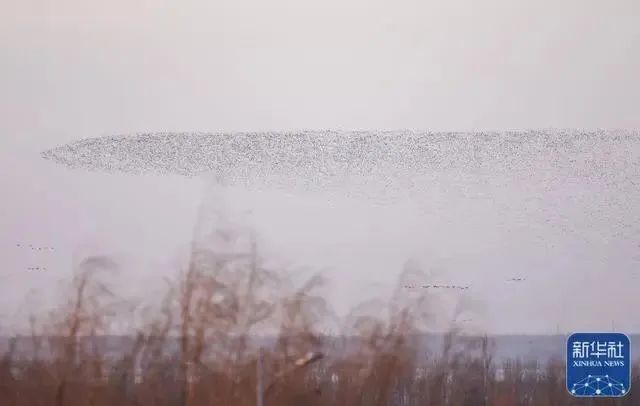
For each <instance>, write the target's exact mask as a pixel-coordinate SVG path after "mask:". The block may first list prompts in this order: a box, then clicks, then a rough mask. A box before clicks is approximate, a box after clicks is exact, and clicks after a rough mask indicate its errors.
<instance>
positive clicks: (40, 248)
mask: <svg viewBox="0 0 640 406" xmlns="http://www.w3.org/2000/svg"><path fill="white" fill-rule="evenodd" d="M16 247H18V248H28V249H30V250H31V251H41V252H42V251H49V252H53V251H55V248H53V247H49V246H44V247H38V246H35V245H33V244H21V243H17V244H16Z"/></svg>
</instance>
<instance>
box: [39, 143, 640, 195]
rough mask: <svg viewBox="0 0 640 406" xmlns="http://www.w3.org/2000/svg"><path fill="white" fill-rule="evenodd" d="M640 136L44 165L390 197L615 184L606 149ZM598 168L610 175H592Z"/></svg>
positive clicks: (190, 149)
mask: <svg viewBox="0 0 640 406" xmlns="http://www.w3.org/2000/svg"><path fill="white" fill-rule="evenodd" d="M638 135H639V134H638V133H633V132H624V131H618V132H589V133H587V132H579V131H529V132H501V133H428V132H409V131H393V132H339V131H301V132H283V133H278V132H256V133H243V132H240V133H145V134H137V135H130V136H108V137H101V138H89V139H84V140H80V141H77V142H73V143H71V144H68V145H63V146H60V147H57V148H54V149H51V150H48V151H45V152H43V154H42V156H43V157H44V158H46V159H51V160H53V161H55V162H57V163H60V164H64V165H66V166H69V167H73V168H82V169H88V170H97V171H107V172H125V173H160V174H180V175H186V176H197V175H201V174H214V176H215V177H216V178H217V179H218V180H219V181H220V182H225V183H228V184H243V185H251V186H254V187H262V186H268V187H286V188H288V189H306V190H309V189H324V190H327V189H331V188H339V187H340V186H343V185H345V184H347V183H348V184H349V185H354V184H358V182H359V183H360V184H361V185H367V186H368V187H369V189H371V188H370V187H371V186H372V184H373V183H375V184H376V185H377V186H378V187H381V188H383V189H384V190H389V189H393V188H403V189H407V188H409V189H411V188H415V187H417V186H418V185H419V186H420V187H425V186H426V185H428V182H421V181H420V180H421V179H420V178H421V177H422V180H424V181H428V180H429V177H430V176H431V175H433V174H435V173H440V174H442V173H447V174H450V175H455V176H464V174H465V173H473V174H474V176H476V177H482V176H483V173H484V174H488V173H489V172H490V173H491V174H492V175H495V174H499V173H507V172H508V173H510V174H512V175H513V174H520V175H523V176H527V174H529V173H531V172H532V171H539V170H544V169H548V170H555V171H558V170H560V171H562V170H568V171H569V172H571V173H569V175H570V176H572V177H574V178H578V179H580V178H585V177H586V178H592V177H594V176H605V177H606V175H607V174H606V172H607V171H606V169H611V170H612V171H614V170H617V169H616V168H615V167H616V164H615V163H613V164H612V163H611V160H610V159H611V157H610V156H604V155H601V156H599V157H598V156H595V155H593V154H592V151H595V150H601V151H605V153H606V149H607V148H604V150H603V149H602V148H601V147H602V145H605V144H609V145H610V144H612V142H611V141H613V140H616V142H614V143H613V144H621V143H622V144H624V143H628V142H629V143H632V144H633V145H635V146H636V147H635V150H636V151H637V141H638V139H639V138H638ZM601 144H602V145H601ZM632 149H633V148H632ZM626 158H627V159H623V160H624V161H625V162H626V163H629V162H630V161H629V159H628V158H632V159H631V161H633V160H634V159H633V158H634V157H626ZM636 158H637V157H636ZM605 160H608V161H605ZM606 162H608V164H607V165H603V163H606ZM636 164H637V162H636ZM594 165H595V166H596V167H595V168H594ZM598 165H599V166H601V167H602V169H604V170H603V171H592V170H589V168H590V169H598V168H597V166H598ZM485 171H486V172H485Z"/></svg>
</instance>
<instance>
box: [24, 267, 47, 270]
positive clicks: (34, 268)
mask: <svg viewBox="0 0 640 406" xmlns="http://www.w3.org/2000/svg"><path fill="white" fill-rule="evenodd" d="M27 270H28V271H46V270H47V268H41V267H38V266H36V267H29V268H27Z"/></svg>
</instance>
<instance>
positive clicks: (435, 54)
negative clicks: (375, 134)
mask: <svg viewBox="0 0 640 406" xmlns="http://www.w3.org/2000/svg"><path fill="white" fill-rule="evenodd" d="M0 10H1V11H0V190H2V194H3V197H2V199H0V227H1V231H0V233H1V235H0V241H1V242H2V247H0V255H1V256H2V258H3V266H4V267H5V269H4V271H3V272H5V274H6V275H8V274H12V275H13V274H15V273H16V272H18V273H20V272H21V271H22V270H23V269H24V268H26V267H27V266H38V265H40V264H42V263H49V264H50V266H51V267H56V266H57V267H64V266H68V264H69V260H70V259H69V258H70V255H71V252H77V250H78V247H79V246H81V245H82V244H84V245H87V244H89V245H91V244H93V246H95V247H110V248H113V249H114V250H116V251H117V250H124V249H125V248H127V247H129V248H131V246H132V245H135V247H136V250H137V251H142V252H143V256H144V257H145V258H153V257H154V253H155V252H168V251H167V250H171V249H172V247H174V245H177V244H179V243H181V242H184V241H185V240H186V239H187V238H188V236H189V235H190V234H189V233H190V232H191V227H192V225H193V224H192V222H193V219H194V218H195V217H194V216H195V213H196V210H197V207H198V203H199V199H201V198H202V187H201V184H200V183H198V182H197V181H195V180H189V181H187V180H184V179H178V178H176V177H170V178H165V179H160V178H155V177H139V178H134V177H127V176H125V177H115V176H110V175H104V174H86V173H76V172H71V171H69V170H66V169H63V168H59V167H54V165H53V164H52V163H51V162H43V161H42V160H41V159H40V157H39V152H40V151H41V150H43V149H46V148H49V147H52V146H56V145H59V144H61V143H64V142H67V141H70V140H74V139H78V138H84V137H94V136H101V135H108V134H114V133H132V132H138V131H189V130H201V131H217V130H268V129H274V130H284V129H300V128H311V129H325V128H342V129H401V128H409V129H426V130H482V129H491V130H504V129H536V128H587V129H588V128H606V129H611V128H640V109H639V107H638V106H640V99H639V95H640V73H639V72H640V2H639V1H637V0H612V1H602V0H598V1H596V0H580V1H578V0H567V1H557V0H522V1H514V0H500V1H497V0H486V1H474V0H438V1H430V0H411V1H408V0H393V1H391V0H387V1H379V0H322V1H319V0H316V1H307V0H272V1H259V0H206V1H205V0H202V1H196V0H182V1H141V0H111V1H88V0H57V1H44V0H0ZM281 204H282V202H279V203H273V207H277V206H279V205H281ZM291 204H292V207H293V206H295V204H294V203H291ZM300 204H302V203H300ZM313 204H314V203H312V202H309V201H307V202H306V203H304V204H303V206H304V205H307V206H304V207H311V206H313ZM344 204H345V206H344V207H347V208H348V207H351V206H349V205H350V204H352V203H344ZM309 205H311V206H309ZM298 207H300V206H298ZM347 208H345V209H344V210H345V211H344V213H348V212H349V210H348V209H347ZM366 210H367V209H366V208H364V209H363V208H359V209H355V211H356V212H358V213H360V214H361V217H358V218H357V220H354V221H356V222H362V223H363V224H364V223H366V221H367V218H368V217H367V215H366V214H362V213H366V212H367V211H366ZM280 212H281V214H282V215H283V216H284V217H286V216H287V215H288V213H286V212H283V209H280ZM303 212H304V210H302V211H301V212H299V213H303ZM134 213H135V214H134ZM299 215H300V216H301V217H300V218H302V217H303V214H299ZM375 215H376V216H378V215H380V213H378V214H375ZM384 215H388V216H389V218H391V217H393V212H384ZM372 216H373V214H372ZM158 219H161V220H162V221H158ZM183 219H186V221H185V220H183ZM265 224H266V223H265ZM269 224H271V223H269ZM274 224H275V223H274ZM387 224H393V226H392V227H393V230H392V232H390V234H388V235H387V236H386V237H384V238H385V239H388V240H392V239H393V236H398V235H401V234H402V232H403V231H402V227H403V226H405V225H409V224H411V220H410V219H409V218H403V219H402V220H395V221H391V220H390V221H388V222H387ZM363 227H364V226H363ZM390 227H391V226H390ZM167 228H169V229H171V230H172V235H171V236H170V237H169V238H165V239H163V238H162V237H160V236H161V235H163V234H166V230H167ZM359 230H360V229H359ZM329 231H331V230H329ZM289 232H290V233H291V235H290V237H289V238H290V240H291V241H295V236H294V234H295V232H294V231H289ZM394 233H395V234H394ZM123 235H125V236H128V238H129V239H128V240H127V238H124V239H123V238H122V236H123ZM358 235H359V234H358V232H354V233H352V236H351V237H350V238H353V239H354V241H355V240H357V239H358V238H360V237H358ZM385 239H383V240H381V241H386V240H385ZM284 240H286V238H285V239H284ZM284 240H283V241H284ZM287 241H289V240H287ZM16 242H26V243H30V242H34V243H38V244H40V243H42V244H44V245H46V244H52V245H58V246H60V247H62V248H60V250H59V251H56V253H55V254H52V257H51V258H50V257H47V258H44V257H38V256H34V255H31V254H25V253H24V252H19V251H16V249H15V243H16ZM380 243H381V244H382V242H380ZM361 248H362V247H361ZM362 249H363V248H362ZM576 249H577V248H576ZM404 254H406V252H404V250H403V247H399V246H397V247H395V251H394V252H393V254H392V255H391V254H390V255H391V256H390V257H389V258H391V259H389V263H388V264H386V263H385V264H384V265H385V266H387V265H390V266H391V265H393V264H395V263H398V262H400V260H401V259H402V257H403V255H404ZM43 255H44V254H43ZM318 255H320V254H318ZM336 255H338V254H336ZM339 255H342V256H346V255H347V254H346V253H344V252H343V253H341V254H339ZM339 255H338V256H339ZM532 255H533V254H532ZM164 260H165V259H163V258H161V259H159V261H164ZM371 261H373V259H372V260H371ZM565 265H567V264H565ZM567 266H568V265H567ZM560 268H561V266H560V265H558V269H560ZM48 275H49V276H47V277H44V276H33V275H31V276H24V275H22V274H20V275H19V276H12V277H11V278H9V277H5V279H4V280H3V281H2V282H1V283H0V285H4V287H5V289H4V290H5V291H6V292H9V291H10V292H11V293H12V295H9V294H5V293H3V292H2V291H0V311H1V312H0V313H6V312H13V311H14V310H13V309H15V307H16V304H17V303H20V300H21V298H23V296H24V295H25V294H26V293H25V294H23V292H27V291H29V290H30V289H31V288H33V287H34V286H39V287H41V288H42V287H49V286H50V283H51V281H53V280H54V279H55V274H54V276H51V273H49V274H48ZM47 278H48V279H47ZM595 283H596V282H594V284H595ZM540 286H541V287H543V286H544V281H541V282H540ZM594 286H595V285H594ZM542 292H544V290H543V289H542V288H541V290H539V291H538V293H542ZM559 295H560V293H558V292H557V296H555V297H560V296H559ZM512 296H513V297H509V298H508V300H513V301H514V306H515V307H514V308H516V309H518V310H517V311H522V312H525V314H528V315H529V316H531V317H535V314H536V312H535V311H534V310H533V309H532V308H527V307H526V303H524V302H523V301H521V302H517V303H520V304H519V305H517V304H515V303H516V302H515V301H517V297H516V296H518V294H517V292H516V293H513V294H512ZM16 298H17V299H16ZM19 299H20V300H19ZM505 300H507V299H505ZM518 306H520V307H518ZM547 306H548V307H547V308H546V309H547V310H546V311H547V312H548V313H547V314H550V313H552V309H554V308H557V306H559V302H553V303H551V304H547ZM554 306H555V307H554ZM517 311H516V310H514V312H517ZM527 312H529V313H527ZM514 317H515V316H514ZM538 317H539V321H538V323H537V324H535V325H534V326H533V327H532V329H533V330H536V331H541V330H545V328H547V329H549V328H551V326H549V324H553V328H555V326H556V323H558V322H560V321H562V320H556V319H557V317H556V319H554V321H553V322H550V321H549V322H546V321H545V318H544V317H543V316H541V315H540V314H539V312H538ZM509 320H510V321H506V322H504V323H502V324H501V323H500V320H498V321H495V320H494V321H492V322H491V323H490V324H491V326H492V327H491V328H494V329H496V330H500V331H509V330H510V329H512V330H513V329H515V330H518V331H521V329H522V328H526V325H524V326H525V327H523V325H522V324H521V325H517V327H513V326H514V325H513V324H509V323H510V322H512V321H513V320H514V319H513V318H512V319H509ZM585 320H586V319H585ZM545 322H546V325H545ZM587 322H588V320H586V321H585V323H587ZM545 326H546V327H545ZM582 326H589V324H588V323H587V324H582ZM0 328H1V326H0Z"/></svg>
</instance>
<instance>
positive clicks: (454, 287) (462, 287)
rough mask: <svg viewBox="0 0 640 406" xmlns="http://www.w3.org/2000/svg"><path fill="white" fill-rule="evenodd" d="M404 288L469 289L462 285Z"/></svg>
mask: <svg viewBox="0 0 640 406" xmlns="http://www.w3.org/2000/svg"><path fill="white" fill-rule="evenodd" d="M404 287H405V289H417V288H422V289H458V290H466V289H469V286H468V285H465V286H462V285H422V286H415V285H405V286H404Z"/></svg>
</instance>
